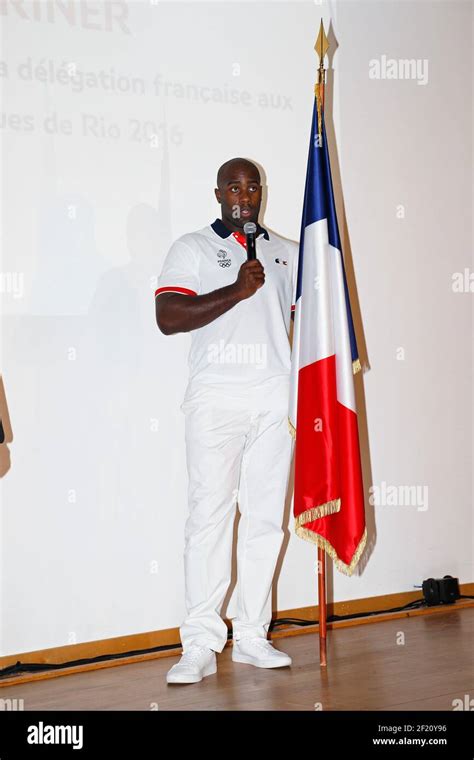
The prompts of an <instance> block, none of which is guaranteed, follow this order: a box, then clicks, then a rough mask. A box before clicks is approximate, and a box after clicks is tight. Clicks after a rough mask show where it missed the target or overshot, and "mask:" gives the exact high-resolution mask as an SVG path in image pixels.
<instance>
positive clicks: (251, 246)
mask: <svg viewBox="0 0 474 760" xmlns="http://www.w3.org/2000/svg"><path fill="white" fill-rule="evenodd" d="M244 232H245V238H246V243H247V261H251V260H252V259H256V258H257V252H256V249H255V233H256V232H257V225H256V224H255V222H245V224H244Z"/></svg>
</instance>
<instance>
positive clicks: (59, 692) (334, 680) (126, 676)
mask: <svg viewBox="0 0 474 760" xmlns="http://www.w3.org/2000/svg"><path fill="white" fill-rule="evenodd" d="M473 634H474V609H473V608H471V609H464V610H456V611H452V612H446V613H442V614H436V615H426V616H422V615H421V616H418V617H413V618H404V619H399V620H390V621H386V622H380V623H377V624H373V625H359V626H356V627H353V628H342V629H338V630H333V631H328V636H329V638H328V667H327V668H320V666H319V653H318V638H317V635H315V634H307V635H301V636H293V637H290V638H278V639H276V640H275V642H274V643H275V647H276V648H277V649H281V650H283V651H286V652H288V653H289V654H290V655H291V657H292V658H293V665H292V666H291V667H290V668H280V669H274V670H265V669H261V668H255V667H253V666H251V665H243V664H240V663H233V662H232V660H231V651H232V650H231V647H230V646H228V647H226V648H225V649H224V651H223V652H222V653H221V654H220V655H218V656H217V657H218V660H217V662H218V666H217V667H218V672H217V674H216V675H213V676H209V677H207V678H205V679H204V680H203V681H201V682H200V683H198V684H187V685H168V684H167V683H166V680H165V676H166V672H167V670H168V669H169V668H170V667H171V665H173V664H174V663H175V662H177V660H178V659H179V658H178V656H176V657H164V658H161V659H157V660H151V661H148V662H140V663H134V664H132V665H124V666H121V667H113V668H108V669H104V670H96V671H92V672H87V673H79V674H77V675H69V676H66V677H61V678H53V679H52V680H42V681H37V682H36V683H28V684H22V685H14V686H9V687H5V688H1V689H0V699H6V698H8V697H10V698H16V699H23V700H24V709H25V710H151V709H159V710H315V709H318V708H319V709H323V710H452V709H453V700H454V699H461V700H464V699H465V698H466V696H465V695H469V696H468V698H469V699H472V698H474V654H473V652H474V646H473ZM403 637H404V643H400V642H401V640H402V638H403Z"/></svg>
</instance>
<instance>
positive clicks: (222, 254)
mask: <svg viewBox="0 0 474 760" xmlns="http://www.w3.org/2000/svg"><path fill="white" fill-rule="evenodd" d="M227 254H228V251H224V249H223V248H219V250H218V251H217V256H218V260H217V263H218V264H219V266H220V267H230V265H231V264H232V259H228V258H226V256H227Z"/></svg>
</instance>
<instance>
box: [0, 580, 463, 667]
mask: <svg viewBox="0 0 474 760" xmlns="http://www.w3.org/2000/svg"><path fill="white" fill-rule="evenodd" d="M458 598H459V599H474V597H472V596H462V595H461V596H459V597H458ZM427 606H428V605H427V603H426V601H425V599H414V600H413V601H412V602H408V604H405V605H403V607H392V608H391V609H388V610H373V611H372V612H355V613H353V614H350V615H330V616H329V617H328V618H327V619H326V620H327V622H328V623H333V622H337V621H341V620H355V619H356V618H361V617H373V616H375V615H386V614H387V613H390V612H403V611H404V610H408V609H420V608H422V607H427ZM318 623H319V620H304V619H302V618H278V619H277V620H272V622H271V624H270V626H269V629H268V630H269V632H271V631H273V630H274V629H275V628H278V627H279V626H282V625H297V626H300V627H302V628H305V627H307V626H311V625H318ZM227 638H228V640H231V639H232V631H229V633H228V635H227ZM170 649H181V644H165V645H163V646H159V647H151V648H149V649H136V650H132V651H130V652H120V653H117V654H104V655H99V657H91V658H89V659H87V658H86V659H82V660H71V661H70V662H61V663H54V664H45V663H36V662H28V663H22V662H21V661H20V660H18V661H17V662H16V663H15V664H14V665H9V666H8V667H6V668H3V669H2V670H0V680H1V679H2V678H11V677H12V676H13V675H18V674H20V673H37V672H41V671H43V672H44V671H48V670H63V669H64V668H73V667H77V666H79V665H90V664H91V663H94V662H107V661H110V660H120V659H123V658H125V657H134V656H136V655H143V654H151V653H152V652H165V651H167V650H170Z"/></svg>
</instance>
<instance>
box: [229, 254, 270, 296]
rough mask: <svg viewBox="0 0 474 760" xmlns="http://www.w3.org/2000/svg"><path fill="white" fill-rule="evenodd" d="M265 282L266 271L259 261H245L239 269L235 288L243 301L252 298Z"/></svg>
mask: <svg viewBox="0 0 474 760" xmlns="http://www.w3.org/2000/svg"><path fill="white" fill-rule="evenodd" d="M264 282H265V271H264V269H263V266H262V264H261V262H260V261H259V260H258V259H251V260H250V261H244V263H243V264H242V266H241V267H240V269H239V274H238V276H237V279H236V281H235V287H236V289H237V291H238V293H239V295H240V297H241V298H242V299H244V298H250V296H253V294H254V293H256V292H257V290H258V289H259V288H261V287H262V285H263V284H264Z"/></svg>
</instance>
